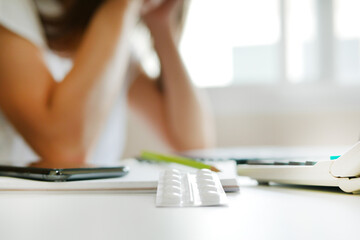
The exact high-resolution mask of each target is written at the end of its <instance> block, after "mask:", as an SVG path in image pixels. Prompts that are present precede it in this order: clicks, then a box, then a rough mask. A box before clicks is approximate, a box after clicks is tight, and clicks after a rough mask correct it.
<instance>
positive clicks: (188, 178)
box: [156, 169, 228, 207]
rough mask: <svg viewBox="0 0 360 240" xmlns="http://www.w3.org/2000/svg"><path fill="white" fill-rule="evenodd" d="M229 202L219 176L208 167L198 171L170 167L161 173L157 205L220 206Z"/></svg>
mask: <svg viewBox="0 0 360 240" xmlns="http://www.w3.org/2000/svg"><path fill="white" fill-rule="evenodd" d="M227 202H228V201H227V197H226V194H225V192H224V189H223V187H222V185H221V183H220V179H219V177H218V176H217V175H216V173H214V172H212V171H210V170H208V169H201V170H198V171H197V172H196V173H189V172H183V171H179V170H177V169H169V170H165V171H163V172H162V173H160V177H159V181H158V187H157V194H156V206H157V207H200V206H218V205H226V204H227Z"/></svg>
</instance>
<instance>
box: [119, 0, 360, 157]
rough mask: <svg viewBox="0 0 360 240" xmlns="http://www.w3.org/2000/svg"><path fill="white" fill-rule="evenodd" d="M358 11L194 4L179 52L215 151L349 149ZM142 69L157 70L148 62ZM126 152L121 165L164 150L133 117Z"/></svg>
mask: <svg viewBox="0 0 360 240" xmlns="http://www.w3.org/2000/svg"><path fill="white" fill-rule="evenodd" d="M359 11H360V1H359V0H192V1H191V2H190V5H189V8H188V17H187V20H186V22H185V26H184V32H183V36H182V39H181V41H180V50H181V54H182V56H183V58H184V61H185V64H186V66H187V68H188V71H189V74H190V76H191V78H192V79H193V81H194V84H195V85H196V86H198V87H200V88H201V89H202V90H203V91H205V92H207V94H208V97H209V100H210V102H211V106H212V110H213V112H214V116H215V120H216V128H217V129H216V131H217V147H234V146H264V145H275V146H276V145H281V146H297V145H301V146H335V145H351V144H353V143H355V142H356V141H357V140H358V139H359V134H360V27H359V26H360V14H359ZM149 55H151V54H150V53H149ZM144 66H145V68H146V69H147V71H148V72H149V73H152V74H156V71H158V69H157V64H156V60H155V59H154V58H153V57H149V58H148V59H147V60H146V61H145V63H144ZM127 143H128V144H127V148H126V151H125V156H124V157H127V156H133V155H136V154H138V152H139V151H140V150H141V149H144V148H145V149H153V150H159V151H167V146H166V145H165V144H164V143H163V142H162V141H161V140H160V139H159V138H158V137H157V136H156V135H155V134H154V132H153V131H152V129H150V128H149V127H147V126H146V125H144V122H143V120H142V119H140V118H139V117H138V116H137V115H136V114H135V113H132V112H129V122H128V141H127Z"/></svg>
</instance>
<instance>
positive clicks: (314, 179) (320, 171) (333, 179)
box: [237, 142, 360, 193]
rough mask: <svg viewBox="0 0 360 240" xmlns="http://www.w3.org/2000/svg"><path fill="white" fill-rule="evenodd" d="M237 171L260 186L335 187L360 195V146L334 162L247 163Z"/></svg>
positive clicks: (242, 164) (238, 167) (239, 165)
mask: <svg viewBox="0 0 360 240" xmlns="http://www.w3.org/2000/svg"><path fill="white" fill-rule="evenodd" d="M237 170H238V174H239V175H241V176H248V177H250V178H253V179H255V180H257V181H258V182H259V183H269V182H275V183H281V184H296V185H312V186H332V187H339V188H340V189H341V190H343V191H344V192H349V193H360V142H358V143H356V144H355V145H354V146H353V147H352V148H350V149H349V150H348V151H346V152H345V153H344V154H342V155H341V156H340V157H338V158H336V159H334V160H330V159H329V160H325V161H318V162H316V161H304V162H299V161H297V162H292V161H288V162H285V161H282V162H279V161H271V160H270V161H258V162H256V161H255V162H244V163H240V164H239V163H238V166H237Z"/></svg>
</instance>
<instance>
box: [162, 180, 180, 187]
mask: <svg viewBox="0 0 360 240" xmlns="http://www.w3.org/2000/svg"><path fill="white" fill-rule="evenodd" d="M164 184H165V185H170V186H175V187H181V181H179V180H175V179H165V180H164Z"/></svg>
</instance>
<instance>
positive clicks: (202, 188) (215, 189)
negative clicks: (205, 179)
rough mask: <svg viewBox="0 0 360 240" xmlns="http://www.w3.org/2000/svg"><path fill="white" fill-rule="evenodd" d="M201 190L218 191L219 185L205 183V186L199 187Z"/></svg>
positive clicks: (202, 191)
mask: <svg viewBox="0 0 360 240" xmlns="http://www.w3.org/2000/svg"><path fill="white" fill-rule="evenodd" d="M199 191H200V192H201V193H204V192H211V191H214V192H216V191H217V187H216V186H214V185H213V186H209V185H205V186H201V187H199Z"/></svg>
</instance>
